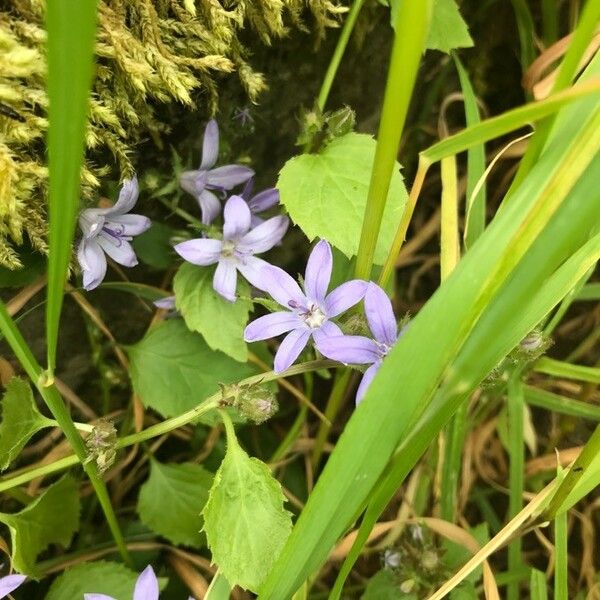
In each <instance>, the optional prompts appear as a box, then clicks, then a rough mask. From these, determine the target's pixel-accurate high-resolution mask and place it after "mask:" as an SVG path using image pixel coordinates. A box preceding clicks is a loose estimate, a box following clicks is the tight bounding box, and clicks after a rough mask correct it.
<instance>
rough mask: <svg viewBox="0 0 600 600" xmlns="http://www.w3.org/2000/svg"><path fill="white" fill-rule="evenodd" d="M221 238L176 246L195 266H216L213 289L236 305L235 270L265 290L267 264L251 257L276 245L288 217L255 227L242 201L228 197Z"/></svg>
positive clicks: (281, 217) (285, 226)
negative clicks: (251, 223)
mask: <svg viewBox="0 0 600 600" xmlns="http://www.w3.org/2000/svg"><path fill="white" fill-rule="evenodd" d="M223 218H224V224H223V239H222V240H215V239H211V238H199V239H195V240H188V241H187V242H181V244H177V245H176V246H175V252H177V253H178V254H179V255H180V256H181V257H183V259H184V260H186V261H188V262H190V263H192V264H194V265H201V266H206V265H212V264H215V263H217V270H216V271H215V276H214V278H213V288H214V289H215V291H216V292H217V293H219V294H221V296H223V298H225V299H226V300H229V301H230V302H235V288H236V284H237V271H239V272H240V273H241V274H242V275H243V276H244V277H245V278H246V279H247V280H248V281H249V282H250V283H251V284H252V285H253V286H254V287H257V288H258V289H260V290H264V289H265V288H264V285H265V278H264V277H263V276H262V275H261V272H262V271H263V269H264V267H266V266H270V265H269V263H267V262H265V261H264V260H262V259H260V258H257V257H256V256H254V255H255V254H262V253H263V252H266V251H267V250H270V249H271V248H272V247H273V246H275V245H276V244H278V243H279V242H280V241H281V238H283V236H284V234H285V232H286V231H287V228H288V225H289V220H288V218H287V217H283V216H277V217H272V218H271V219H269V220H268V221H265V222H264V223H261V224H260V225H259V226H258V227H254V228H252V227H251V225H250V222H251V214H250V209H249V208H248V205H247V204H246V202H245V200H244V199H243V198H241V197H240V196H231V198H229V200H227V202H226V204H225V210H224V212H223Z"/></svg>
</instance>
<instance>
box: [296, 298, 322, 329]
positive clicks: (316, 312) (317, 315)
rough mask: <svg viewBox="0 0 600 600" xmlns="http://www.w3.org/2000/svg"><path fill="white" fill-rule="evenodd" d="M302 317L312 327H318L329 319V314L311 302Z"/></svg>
mask: <svg viewBox="0 0 600 600" xmlns="http://www.w3.org/2000/svg"><path fill="white" fill-rule="evenodd" d="M302 317H303V319H304V322H305V323H306V324H307V325H308V326H309V327H310V328H311V329H317V328H318V327H321V325H323V323H325V321H327V315H325V313H324V312H323V311H322V310H321V309H320V308H319V307H318V306H317V305H316V304H311V305H310V306H309V307H308V310H307V311H306V312H305V313H303V314H302Z"/></svg>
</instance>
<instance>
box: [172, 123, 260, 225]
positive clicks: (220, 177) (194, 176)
mask: <svg viewBox="0 0 600 600" xmlns="http://www.w3.org/2000/svg"><path fill="white" fill-rule="evenodd" d="M218 155H219V126H218V125H217V122H216V121H215V120H214V119H211V120H210V121H209V122H208V123H207V124H206V129H205V130H204V140H203V143H202V161H201V162H200V168H199V169H198V170H197V171H184V172H183V173H182V174H181V176H180V177H179V185H181V187H182V188H183V189H184V190H185V191H186V192H188V193H189V194H191V195H192V196H194V198H196V200H197V201H198V204H200V209H201V210H202V222H203V223H204V224H205V225H209V224H210V223H212V222H213V221H214V219H215V217H216V216H217V215H218V214H219V213H220V212H221V203H220V202H219V199H218V198H217V196H216V195H215V194H214V192H221V193H222V192H225V191H227V190H230V189H232V188H233V187H235V186H236V185H239V184H240V183H244V181H247V180H248V179H250V177H252V176H253V175H254V171H253V170H252V169H250V168H249V167H244V166H242V165H225V166H223V167H217V168H216V169H213V167H214V166H215V163H216V162H217V157H218Z"/></svg>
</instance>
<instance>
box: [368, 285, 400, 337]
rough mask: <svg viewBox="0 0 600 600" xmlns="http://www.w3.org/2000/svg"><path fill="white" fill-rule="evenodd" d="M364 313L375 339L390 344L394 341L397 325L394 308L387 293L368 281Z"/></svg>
mask: <svg viewBox="0 0 600 600" xmlns="http://www.w3.org/2000/svg"><path fill="white" fill-rule="evenodd" d="M365 315H366V317H367V321H368V323H369V328H370V329H371V333H372V334H373V335H374V336H375V339H376V340H378V341H380V342H382V343H383V344H387V345H388V346H391V345H392V344H394V342H395V341H396V338H397V337H398V336H397V331H398V326H397V324H396V317H395V316H394V309H393V308H392V303H391V301H390V299H389V298H388V296H387V294H386V293H385V292H384V291H383V290H382V289H381V288H380V287H379V286H378V285H377V284H376V283H373V282H371V283H369V287H368V288H367V292H366V294H365Z"/></svg>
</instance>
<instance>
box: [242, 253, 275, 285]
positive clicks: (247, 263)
mask: <svg viewBox="0 0 600 600" xmlns="http://www.w3.org/2000/svg"><path fill="white" fill-rule="evenodd" d="M270 266H271V265H270V264H269V263H268V262H266V261H264V260H262V259H260V258H256V256H243V257H240V258H239V259H238V261H237V262H236V267H237V270H238V271H239V272H240V273H241V274H242V275H243V276H244V278H245V279H246V280H247V281H248V282H249V283H250V284H251V285H253V286H254V287H255V288H258V289H259V290H261V291H263V292H266V291H267V289H266V288H267V283H268V281H269V280H268V279H267V277H265V276H264V274H263V271H264V269H265V268H267V267H270Z"/></svg>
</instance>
